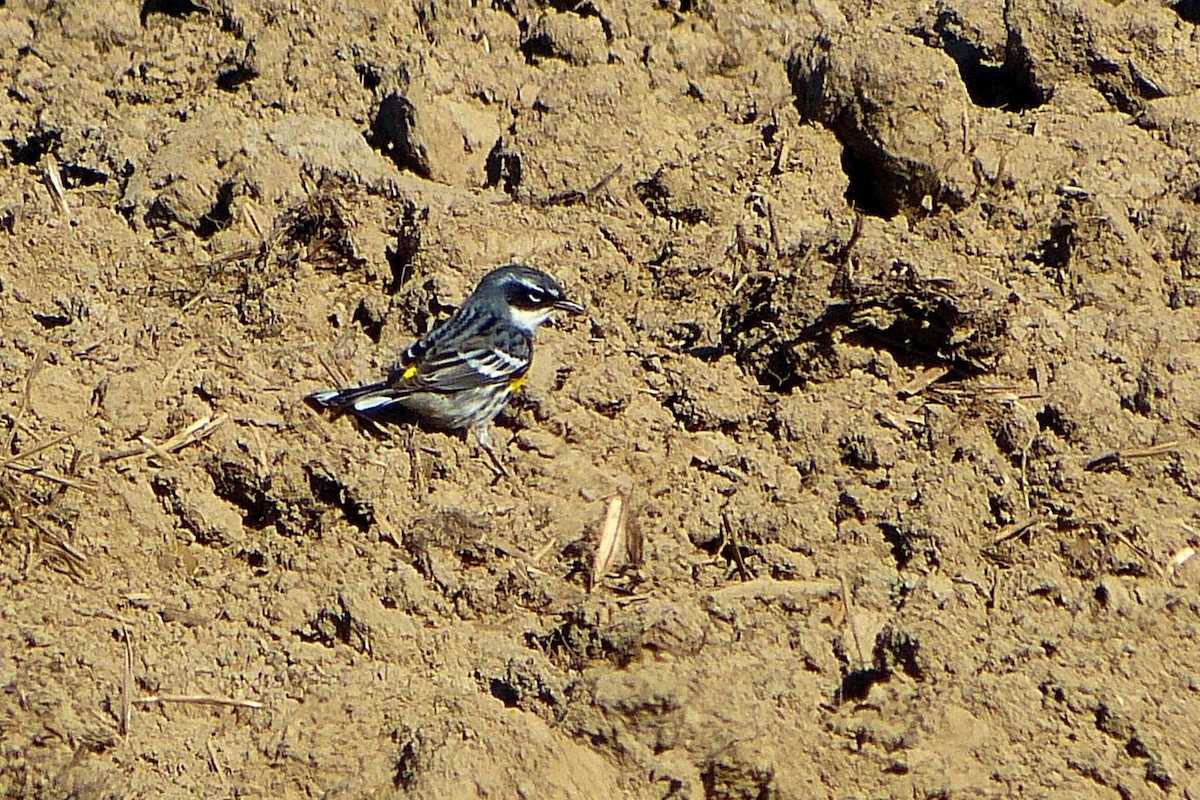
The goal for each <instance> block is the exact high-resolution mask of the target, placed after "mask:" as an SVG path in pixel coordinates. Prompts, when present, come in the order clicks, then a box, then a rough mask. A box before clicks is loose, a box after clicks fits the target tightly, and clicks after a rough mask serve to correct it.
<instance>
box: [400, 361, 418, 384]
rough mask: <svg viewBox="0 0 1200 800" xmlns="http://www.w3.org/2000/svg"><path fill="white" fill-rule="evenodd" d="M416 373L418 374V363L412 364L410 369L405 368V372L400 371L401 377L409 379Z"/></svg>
mask: <svg viewBox="0 0 1200 800" xmlns="http://www.w3.org/2000/svg"><path fill="white" fill-rule="evenodd" d="M416 374H417V365H416V364H410V365H409V367H408V369H406V370H404V372H402V373H400V378H401V379H402V380H408V379H409V378H411V377H413V376H414V375H416Z"/></svg>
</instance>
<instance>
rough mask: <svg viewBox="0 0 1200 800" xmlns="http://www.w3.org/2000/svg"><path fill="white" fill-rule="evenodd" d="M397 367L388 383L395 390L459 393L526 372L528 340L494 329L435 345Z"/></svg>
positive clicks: (511, 331)
mask: <svg viewBox="0 0 1200 800" xmlns="http://www.w3.org/2000/svg"><path fill="white" fill-rule="evenodd" d="M438 344H440V345H441V346H433V347H430V348H429V349H428V350H427V351H426V352H424V353H423V354H420V355H418V356H417V357H416V358H415V359H414V360H413V361H411V362H410V363H408V364H405V365H403V366H400V367H399V368H398V369H397V370H396V371H395V372H393V374H392V378H391V380H390V381H389V383H390V384H391V385H392V387H393V388H394V389H396V390H398V391H405V392H414V391H426V392H430V391H432V392H458V391H462V390H464V389H475V388H478V387H480V386H488V385H491V384H497V383H507V382H509V381H513V380H516V379H517V378H519V377H521V376H522V375H524V374H525V372H526V371H527V370H528V369H529V360H530V357H531V355H532V347H531V346H530V341H529V337H528V336H526V335H525V334H523V333H522V332H520V331H513V330H494V331H492V332H489V333H482V334H476V335H473V336H469V337H466V338H462V339H457V340H456V341H452V342H451V341H445V340H443V341H442V342H440V343H438Z"/></svg>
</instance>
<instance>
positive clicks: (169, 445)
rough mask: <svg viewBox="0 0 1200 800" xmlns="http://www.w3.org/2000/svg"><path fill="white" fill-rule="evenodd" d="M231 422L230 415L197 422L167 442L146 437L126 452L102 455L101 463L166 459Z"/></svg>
mask: <svg viewBox="0 0 1200 800" xmlns="http://www.w3.org/2000/svg"><path fill="white" fill-rule="evenodd" d="M228 421H229V415H228V414H221V415H219V416H216V417H213V416H208V417H205V418H203V419H201V420H198V421H196V422H193V423H192V424H191V425H189V426H188V427H187V428H185V429H184V430H182V431H180V432H179V433H177V434H175V435H174V436H172V437H171V438H170V439H168V440H167V441H165V442H154V441H152V440H150V439H148V438H146V437H145V436H142V437H139V438H138V445H137V446H135V447H129V448H126V449H124V450H110V451H108V452H106V453H101V454H100V463H101V464H104V463H107V462H109V461H118V460H120V459H122V458H130V457H132V456H140V455H143V454H146V453H149V454H150V455H152V456H157V457H158V458H159V459H166V458H167V456H168V455H169V454H171V453H177V452H179V451H180V450H182V449H183V448H185V447H187V446H188V445H192V444H195V443H196V442H199V441H202V440H204V439H207V438H208V437H209V436H212V435H213V433H214V432H216V430H217V428H220V427H221V426H222V425H224V424H225V423H226V422H228Z"/></svg>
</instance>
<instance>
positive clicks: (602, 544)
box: [588, 494, 625, 589]
mask: <svg viewBox="0 0 1200 800" xmlns="http://www.w3.org/2000/svg"><path fill="white" fill-rule="evenodd" d="M624 546H625V498H624V497H623V496H622V495H619V494H618V495H614V496H613V497H610V498H609V500H608V508H607V510H606V511H605V512H604V527H603V528H601V529H600V541H598V542H597V543H596V553H595V556H594V557H593V558H592V575H591V579H590V580H589V581H588V588H589V589H591V588H592V587H593V586H595V585H596V584H597V583H599V582H600V579H601V578H603V577H604V576H605V575H607V574H608V572H609V570H611V569H612V568H613V565H614V564H616V560H617V553H618V552H619V551H620V550H621V549H622V548H623V547H624Z"/></svg>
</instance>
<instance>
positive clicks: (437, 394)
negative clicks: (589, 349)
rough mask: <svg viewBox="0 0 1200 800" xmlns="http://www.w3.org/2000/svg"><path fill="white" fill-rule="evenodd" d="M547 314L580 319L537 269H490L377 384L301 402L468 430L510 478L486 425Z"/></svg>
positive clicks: (504, 400) (522, 367) (519, 373)
mask: <svg viewBox="0 0 1200 800" xmlns="http://www.w3.org/2000/svg"><path fill="white" fill-rule="evenodd" d="M555 311H564V312H567V313H569V314H582V313H583V311H584V307H583V306H582V305H580V304H579V303H577V302H575V301H573V300H570V299H568V298H567V296H566V294H565V293H564V292H563V289H562V287H561V286H560V285H559V283H558V281H556V280H555V279H554V278H552V277H550V275H548V274H546V273H545V272H543V271H541V270H539V269H534V268H532V267H528V266H525V265H522V264H507V265H505V266H502V267H497V268H496V269H493V270H492V271H491V272H489V273H487V274H486V275H484V276H483V278H482V279H481V280H480V281H479V284H478V285H477V286H476V287H475V290H474V291H473V292H471V294H470V296H469V297H467V299H466V300H464V301H463V303H462V305H460V306H459V307H458V309H457V310H456V311H455V312H454V313H453V314H451V315H450V316H449V317H448V318H447V319H446V320H445V321H443V322H442V323H441V324H439V325H437V326H435V327H434V328H433V329H432V330H430V331H429V332H428V333H427V334H425V335H424V336H422V337H421V338H419V339H417V340H416V341H415V342H413V343H412V344H410V345H409V346H408V347H406V348H405V349H404V350H403V352H401V354H400V358H399V360H398V361H397V362H396V363H395V364H394V365H392V367H391V368H390V369H389V370H388V373H387V377H386V378H385V379H384V380H382V381H379V382H378V383H370V384H367V385H365V386H357V387H353V388H349V389H333V390H328V391H321V392H315V393H313V394H310V395H308V396H307V397H306V398H305V399H306V400H307V401H309V402H310V403H312V404H314V405H316V406H317V407H319V408H326V409H330V410H333V411H341V412H352V413H354V414H356V415H358V416H360V417H363V418H366V419H376V420H380V419H395V418H397V417H407V418H410V419H411V418H415V419H416V420H417V421H418V422H419V423H420V424H423V425H425V426H428V427H430V428H435V429H441V430H448V431H456V430H470V431H471V432H472V433H474V435H475V440H476V441H477V442H479V446H480V447H481V448H482V449H483V450H484V451H485V452H486V453H487V454H488V456H489V457H490V458H491V460H492V463H493V464H494V465H495V466H496V469H497V471H498V472H499V473H500V474H501V475H504V476H505V477H511V476H510V473H509V471H508V469H507V467H505V466H504V462H503V461H501V459H500V457H499V456H498V455H497V453H496V451H495V449H494V448H493V446H492V438H491V429H492V421H493V420H494V419H495V418H496V416H497V415H498V414H499V413H500V412H501V411H503V410H504V407H505V406H506V405H508V401H509V398H511V397H512V395H513V393H514V392H515V391H517V390H518V389H520V388H521V385H522V384H523V383H524V382H525V378H526V375H527V373H528V372H529V366H530V364H531V363H532V359H533V334H534V332H535V331H536V330H537V329H538V327H539V326H541V325H542V324H543V323H545V322H546V321H547V320H549V319H550V317H551V316H552V315H553V314H554V312H555Z"/></svg>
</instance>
